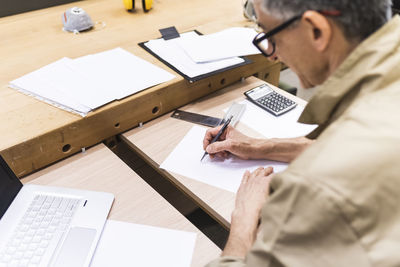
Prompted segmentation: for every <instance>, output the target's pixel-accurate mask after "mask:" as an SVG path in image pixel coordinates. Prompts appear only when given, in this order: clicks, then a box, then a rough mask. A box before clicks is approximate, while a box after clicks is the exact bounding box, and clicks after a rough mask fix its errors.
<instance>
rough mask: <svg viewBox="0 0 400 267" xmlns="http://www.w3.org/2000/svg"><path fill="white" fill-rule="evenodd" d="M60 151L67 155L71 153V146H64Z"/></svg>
mask: <svg viewBox="0 0 400 267" xmlns="http://www.w3.org/2000/svg"><path fill="white" fill-rule="evenodd" d="M62 151H63V152H64V153H68V152H70V151H71V145H70V144H66V145H65V146H63V147H62Z"/></svg>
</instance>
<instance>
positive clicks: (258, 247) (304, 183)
mask: <svg viewBox="0 0 400 267" xmlns="http://www.w3.org/2000/svg"><path fill="white" fill-rule="evenodd" d="M272 187H273V188H274V193H273V194H272V195H271V196H270V198H269V200H268V201H267V203H266V204H265V205H264V207H263V209H262V214H261V224H260V228H259V233H258V235H257V239H256V241H255V243H254V245H253V247H252V248H251V250H250V251H249V253H248V254H247V255H246V258H245V260H244V261H243V260H242V261H241V260H238V259H236V260H235V259H234V258H220V259H218V260H217V261H215V262H213V263H211V264H210V265H208V267H228V266H229V267H236V266H240V267H242V266H252V267H253V266H265V267H267V266H270V267H282V266H299V267H302V266H304V267H313V266H324V267H330V266H335V267H338V266H359V267H361V266H370V263H369V261H368V258H367V254H366V253H365V251H364V248H363V247H362V246H361V245H360V242H359V240H358V237H357V234H356V233H355V232H354V231H353V229H352V227H351V225H350V224H349V223H348V220H347V218H346V217H345V216H344V215H343V213H342V212H341V209H340V205H339V204H338V202H339V201H340V198H339V197H337V196H336V194H335V192H330V191H329V190H328V189H326V188H324V187H323V186H319V185H318V184H315V183H311V181H310V180H308V179H307V178H304V177H297V176H296V175H294V174H291V173H290V172H284V173H282V174H277V175H276V176H275V177H274V180H273V183H272Z"/></svg>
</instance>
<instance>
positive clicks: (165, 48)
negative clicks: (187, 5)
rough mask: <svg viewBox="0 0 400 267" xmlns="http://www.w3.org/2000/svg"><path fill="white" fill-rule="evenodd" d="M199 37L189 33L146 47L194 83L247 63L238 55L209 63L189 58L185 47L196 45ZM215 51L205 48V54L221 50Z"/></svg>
mask: <svg viewBox="0 0 400 267" xmlns="http://www.w3.org/2000/svg"><path fill="white" fill-rule="evenodd" d="M198 37H199V35H198V34H197V33H196V32H187V33H183V34H181V35H180V37H179V38H175V39H170V40H164V39H162V38H161V39H157V40H151V41H148V42H146V43H144V46H145V47H146V48H147V49H148V50H150V51H151V52H152V53H154V54H155V55H156V56H158V57H159V58H161V59H162V60H164V61H165V62H166V63H167V64H169V65H170V67H173V68H174V69H175V70H176V71H177V72H179V73H181V74H183V75H184V76H187V77H185V78H188V79H189V80H192V81H195V80H197V79H199V78H198V77H201V76H202V75H210V74H211V73H214V72H216V71H220V70H223V69H226V68H229V67H234V66H237V65H239V64H244V63H246V61H245V60H244V59H243V58H240V57H237V56H238V55H234V56H230V57H229V58H225V56H224V59H221V58H218V59H216V60H215V59H212V60H209V61H207V62H201V63H198V62H196V61H195V60H193V59H192V58H191V57H190V56H189V54H188V53H187V52H186V51H185V49H184V48H183V46H185V44H191V43H196V42H197V40H198ZM196 47H197V46H196ZM207 47H208V46H207ZM216 48H218V47H216ZM213 49H214V48H210V49H209V48H205V49H204V50H203V52H204V53H211V54H215V53H218V51H220V49H218V51H217V52H215V51H213Z"/></svg>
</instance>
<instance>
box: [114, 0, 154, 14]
mask: <svg viewBox="0 0 400 267" xmlns="http://www.w3.org/2000/svg"><path fill="white" fill-rule="evenodd" d="M122 1H123V3H124V6H125V9H126V10H128V11H133V10H134V9H135V0H122ZM142 7H143V10H144V12H148V11H149V10H150V9H151V8H152V7H153V0H142Z"/></svg>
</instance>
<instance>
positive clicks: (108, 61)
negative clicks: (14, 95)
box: [9, 48, 175, 116]
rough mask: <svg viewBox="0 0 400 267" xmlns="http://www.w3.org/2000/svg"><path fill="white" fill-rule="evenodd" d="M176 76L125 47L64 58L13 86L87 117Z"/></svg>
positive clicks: (18, 80)
mask: <svg viewBox="0 0 400 267" xmlns="http://www.w3.org/2000/svg"><path fill="white" fill-rule="evenodd" d="M174 77H175V76H174V75H172V74H170V73H169V72H167V71H165V70H163V69H161V68H159V67H157V66H154V65H152V64H151V63H149V62H147V61H145V60H143V59H140V58H138V57H136V56H134V55H133V54H131V53H129V52H127V51H125V50H123V49H122V48H116V49H112V50H108V51H105V52H101V53H98V54H94V55H88V56H84V57H81V58H78V59H69V58H62V59H60V60H57V61H55V62H53V63H51V64H49V65H47V66H44V67H42V68H40V69H38V70H35V71H33V72H31V73H29V74H27V75H24V76H22V77H20V78H18V79H16V80H14V81H11V82H10V84H9V86H10V87H11V88H14V89H16V90H19V91H21V92H23V93H25V94H28V95H31V96H33V97H35V98H37V99H39V100H42V101H45V102H47V103H50V104H52V105H54V106H56V107H59V108H62V109H64V110H67V111H72V112H74V113H77V114H80V115H81V116H86V115H87V113H88V112H89V111H91V110H93V109H96V108H99V107H101V106H103V105H105V104H107V103H109V102H112V101H114V100H116V99H121V98H124V97H126V96H129V95H131V94H134V93H137V92H139V91H141V90H144V89H146V88H148V87H151V86H154V85H157V84H160V83H163V82H166V81H169V80H171V79H173V78H174Z"/></svg>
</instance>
